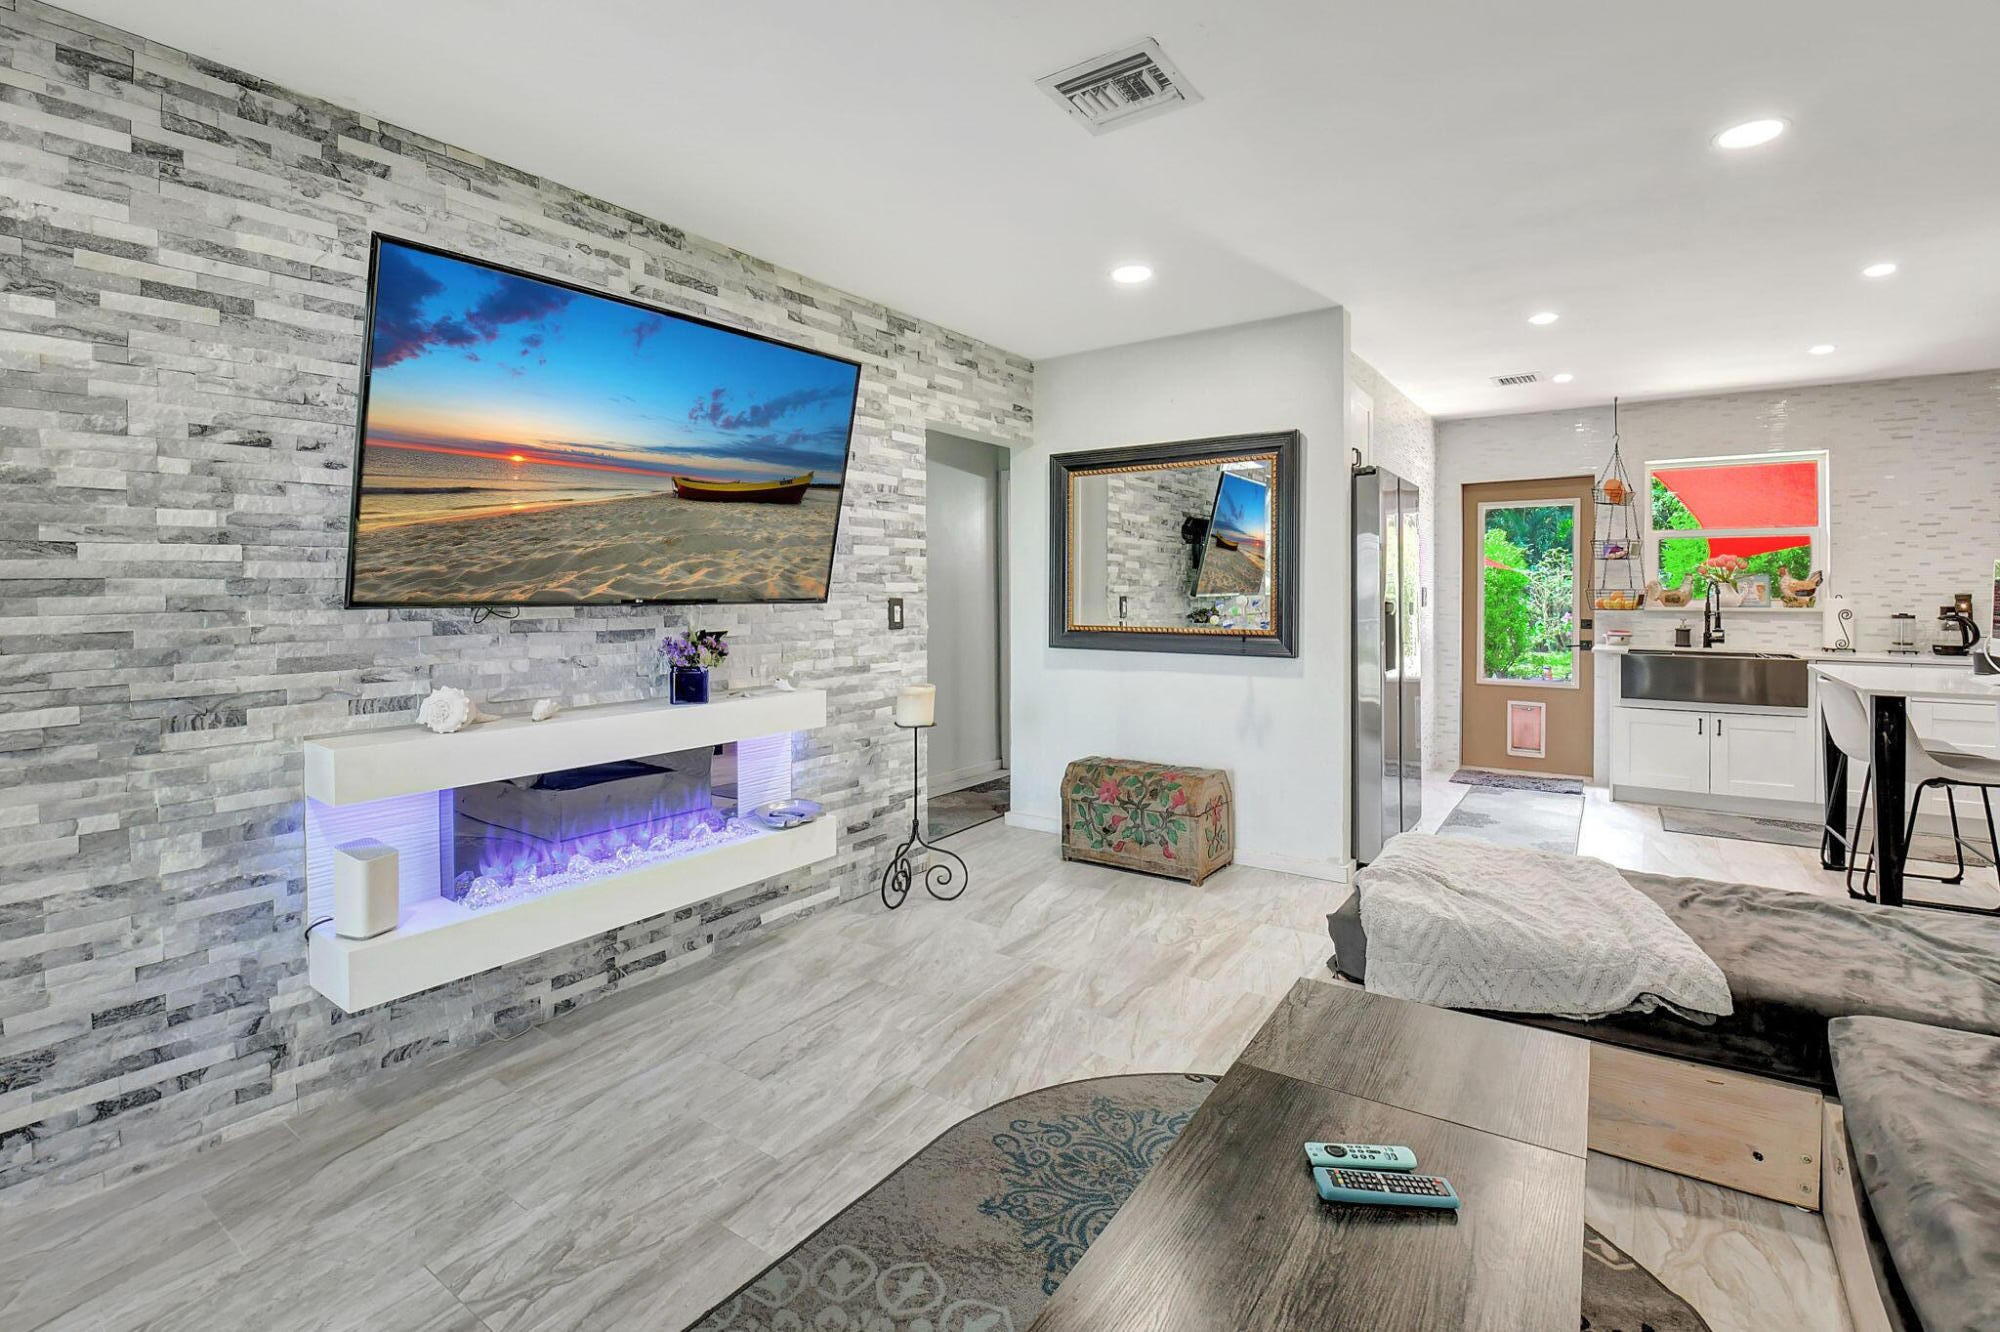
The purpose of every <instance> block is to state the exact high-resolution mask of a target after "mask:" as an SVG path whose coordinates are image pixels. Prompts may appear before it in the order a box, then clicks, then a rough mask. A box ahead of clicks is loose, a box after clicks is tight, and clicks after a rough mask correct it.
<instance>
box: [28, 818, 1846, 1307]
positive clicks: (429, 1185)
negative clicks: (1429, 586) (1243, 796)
mask: <svg viewBox="0 0 2000 1332" xmlns="http://www.w3.org/2000/svg"><path fill="white" fill-rule="evenodd" d="M1432 785H1433V784H1432V783H1430V782H1427V783H1426V818H1427V819H1429V818H1430V817H1431V816H1432V815H1434V814H1435V815H1436V816H1438V817H1440V818H1441V817H1442V813H1443V811H1444V810H1445V809H1447V808H1448V807H1449V799H1448V797H1450V796H1452V795H1455V794H1458V793H1462V792H1463V790H1464V789H1465V788H1452V789H1451V790H1449V791H1445V792H1443V793H1434V792H1433V790H1432ZM1584 839H1585V850H1586V852H1591V853H1594V854H1600V855H1603V856H1605V857H1606V858H1607V859H1611V860H1612V861H1613V863H1616V864H1621V865H1625V866H1627V867H1629V868H1643V869H1657V870H1659V871H1661V872H1665V873H1675V872H1680V873H1689V872H1693V873H1710V874H1714V873H1718V872H1724V871H1728V870H1731V869H1740V868H1741V867H1744V866H1748V867H1749V868H1750V870H1751V871H1752V872H1753V873H1754V874H1755V875H1759V876H1766V878H1767V879H1768V880H1769V881H1772V882H1773V885H1774V886H1781V887H1789V888H1797V889H1799V890H1801V891H1832V892H1838V891H1840V889H1839V887H1838V880H1837V878H1833V877H1832V876H1826V875H1824V874H1823V873H1822V872H1821V871H1819V869H1818V867H1817V864H1816V862H1814V861H1813V859H1812V858H1811V853H1810V850H1809V849H1802V848H1788V847H1765V848H1760V849H1758V850H1755V851H1751V852H1747V853H1746V852H1744V850H1743V848H1744V847H1746V846H1747V845H1749V844H1746V843H1736V842H1720V841H1717V840H1715V839H1703V838H1695V837H1690V836H1685V835H1679V834H1670V833H1666V832H1664V831H1663V830H1662V829H1661V827H1660V824H1659V818H1658V811H1657V810H1654V809H1651V808H1650V807H1633V806H1624V805H1614V804H1612V803H1611V802H1609V801H1608V800H1605V799H1603V797H1602V793H1601V792H1598V793H1592V794H1591V795H1589V796H1587V798H1586V803H1585V813H1584ZM952 845H953V849H955V850H958V851H959V852H960V853H961V854H963V855H965V856H966V857H967V859H968V860H969V861H970V862H971V866H972V885H971V887H970V888H969V889H968V891H967V893H966V895H965V897H964V898H963V899H961V900H959V901H956V902H936V901H932V900H930V899H928V898H926V897H924V896H923V895H922V894H921V893H920V894H918V895H917V896H915V897H913V898H911V899H910V900H909V901H908V902H907V903H906V904H905V905H904V906H903V907H902V908H901V909H899V910H897V911H894V912H890V911H885V910H884V909H883V908H882V906H881V904H880V902H879V901H877V900H876V899H874V898H872V897H870V898H865V899H862V900H859V901H855V902H850V903H846V904H843V905H840V906H836V907H833V908H830V909H828V910H825V911H821V912H817V913H815V914H813V915H812V916H809V917H808V918H806V919H804V920H801V921H798V922H797V923H795V924H793V925H791V926H788V927H786V928H785V929H783V930H778V931H773V932H771V933H770V934H768V935H765V936H762V937H760V938H757V939H755V940H754V941H752V942H750V943H748V944H746V945H744V946H739V947H733V948H729V949H725V950H723V951H721V952H719V953H717V954H716V955H714V956H712V957H708V958H705V959H703V960H700V961H698V962H694V963H692V964H690V965H687V966H685V967H683V968H682V969H680V970H678V971H676V972H674V973H672V974H670V975H667V976H663V977H661V978H659V979H657V980H655V981H653V982H651V983H648V984H643V985H634V986H632V987H630V988H628V989H627V990H625V991H623V992H621V993H618V994H614V995H610V996H606V997H605V998H604V999H602V1000H599V1001H596V1002H593V1003H589V1004H585V1005H583V1006H581V1007H579V1008H577V1009H575V1010H574V1011H572V1012H570V1013H568V1014H565V1015H564V1016H562V1017H560V1018H557V1019H554V1020H552V1021H550V1022H548V1023H545V1024H543V1025H541V1026H539V1027H536V1028H534V1029H532V1030H531V1031H529V1032H527V1033H524V1034H523V1035H522V1036H520V1037H516V1038H514V1039H511V1040H507V1041H495V1042H490V1043H488V1044H486V1045H482V1046H480V1047H478V1048H476V1049H474V1050H471V1051H468V1052H466V1053H464V1054H462V1055H459V1056H456V1057H454V1058H452V1059H450V1060H446V1061H441V1062H439V1063H436V1064H432V1065H427V1066H423V1067H419V1068H413V1069H411V1070H409V1071H407V1072H404V1073H402V1074H400V1075H398V1076H396V1077H393V1078H389V1079H386V1080H383V1081H381V1082H377V1083H375V1084H373V1085H371V1086H370V1087H369V1088H367V1089H366V1090H364V1091H363V1092H361V1093H360V1094H358V1095H353V1096H346V1097H328V1098H324V1099H322V1100H320V1101H317V1102H316V1103H314V1104H312V1105H310V1106H308V1107H306V1108H304V1109H301V1110H300V1111H298V1112H297V1113H295V1114H294V1115H292V1116H291V1117H290V1118H289V1119H288V1120H287V1121H284V1122H280V1123H277V1124H274V1125H272V1126H270V1127H269V1128H266V1129H258V1130H254V1131H252V1132H251V1133H250V1134H248V1135H246V1136H245V1137H244V1138H243V1139H242V1140H240V1141H232V1142H228V1143H224V1144H222V1145H220V1146H218V1147H217V1148H215V1149H213V1150H211V1151H209V1152H205V1153H203V1154H202V1155H200V1156H197V1157H195V1158H194V1159H192V1160H191V1161H188V1162H186V1163H185V1164H183V1165H180V1166H176V1167H174V1168H173V1169H171V1170H167V1171H162V1172H159V1173H157V1174H146V1175H140V1176H137V1177H134V1178H132V1179H130V1180H127V1181H124V1182H123V1183H122V1184H119V1185H115V1186H112V1187H109V1188H105V1189H102V1190H98V1191H95V1192H91V1193H85V1194H81V1195H71V1196H68V1197H61V1196H58V1195H49V1196H43V1197H34V1198H29V1199H27V1200H25V1201H24V1202H22V1203H21V1204H19V1205H18V1206H15V1207H11V1208H4V1209H0V1327H4V1328H6V1329H8V1332H11V1330H12V1329H13V1328H14V1327H15V1326H22V1327H37V1326H41V1325H48V1326H53V1327H70V1328H88V1329H98V1328H103V1327H119V1328H124V1327H155V1326H157V1327H185V1328H202V1329H204V1332H206V1330H207V1329H223V1328H231V1329H233V1328H236V1327H244V1328H256V1329H263V1328H273V1329H275V1328H285V1329H290V1328H294V1327H300V1328H326V1329H334V1328H339V1329H345V1328H350V1327H352V1328H364V1327H365V1328H368V1329H370V1332H373V1329H376V1328H384V1329H391V1330H392V1332H395V1330H398V1329H401V1328H404V1327H410V1328H416V1329H421V1330H424V1332H461V1329H464V1332H482V1329H485V1330H487V1332H500V1330H501V1329H506V1330H507V1332H514V1330H515V1329H541V1328H589V1329H593V1332H594V1330H595V1329H599V1328H606V1329H617V1328H627V1327H631V1328H647V1329H655V1328H658V1329H672V1328H678V1327H681V1326H683V1325H684V1324H686V1323H687V1322H688V1321H690V1320H691V1319H693V1318H694V1317H695V1316H696V1315H698V1314H699V1313H701V1312H702V1310H703V1309H705V1308H706V1307H707V1306H708V1305H710V1304H711V1303H713V1302H714V1301H715V1300H717V1299H719V1298H721V1297H722V1296H723V1295H726V1294H727V1293H728V1292H729V1291H731V1290H733V1289H734V1288H735V1287H736V1286H738V1285H740V1284H741V1283H742V1282H743V1281H745V1280H748V1279H749V1278H750V1277H751V1276H754V1275H755V1274H756V1273H757V1272H758V1271H759V1270H761V1269H762V1268H763V1267H764V1266H765V1265H766V1264H767V1263H768V1262H769V1261H770V1260H771V1259H772V1258H774V1257H776V1256H777V1255H778V1254H779V1253H780V1252H782V1251H783V1250H785V1249H787V1248H789V1247H790V1246H791V1245H793V1244H795V1243H797V1242H799V1241H800V1240H802V1239H803V1238H805V1236H806V1235H807V1234H808V1233H810V1230H811V1229H812V1227H813V1226H816V1225H818V1224H819V1223H820V1222H822V1221H824V1220H825V1219H826V1218H827V1217H829V1216H831V1215H833V1213H834V1212H836V1211H838V1210H839V1209H840V1208H841V1207H842V1206H844V1205H846V1203H848V1202H850V1201H852V1199H853V1198H855V1197H857V1196H859V1195H860V1194H861V1193H862V1192H864V1191H865V1190H866V1189H868V1188H869V1187H871V1186H873V1185H874V1184H875V1183H876V1182H878V1181H879V1180H880V1179H882V1178H883V1177H884V1176H886V1175H887V1174H888V1173H889V1172H890V1171H891V1170H893V1169H894V1168H895V1167H896V1166H897V1165H899V1164H901V1163H902V1161H904V1160H906V1159H907V1158H908V1157H909V1156H910V1155H911V1154H912V1153H914V1152H915V1151H917V1150H918V1149H919V1148H921V1147H922V1146H923V1145H924V1143H926V1142H928V1141H929V1140H930V1139H931V1138H932V1137H934V1136H935V1135H936V1134H937V1133H938V1132H941V1131H943V1129H945V1128H947V1127H949V1126H950V1125H951V1124H952V1123H955V1122H957V1121H958V1120H960V1119H963V1118H965V1117H966V1116H968V1115H970V1114H973V1113H975V1112H977V1111H979V1110H981V1109H984V1108H985V1107H987V1106H989V1105H992V1104H994V1103H996V1102H998V1101H1001V1100H1004V1099H1006V1098H1007V1097H1010V1096H1014V1095H1018V1094H1020V1093H1021V1092H1024V1091H1028V1090H1031V1089H1033V1088H1035V1087H1040V1086H1046V1085H1049V1084H1051V1083H1055V1082H1063V1081H1068V1080H1072V1079H1076V1078H1086V1077H1098V1076H1105V1075H1109V1074H1116V1073H1132V1072H1172V1071H1184V1072H1220V1071H1222V1069H1223V1068H1225V1067H1226V1066H1227V1065H1228V1064H1229V1063H1230V1062H1231V1060H1233V1058H1234V1057H1235V1055H1236V1054H1237V1053H1238V1052H1239V1051H1240V1050H1241V1048H1242V1046H1243V1044H1244V1042H1246V1041H1247V1040H1248V1039H1249V1036H1250V1034H1251V1032H1253V1031H1254V1030H1255V1029H1256V1027H1257V1026H1258V1024H1259V1023H1261V1022H1262V1021H1263V1019H1264V1017H1265V1015H1266V1014H1268V1013H1269V1011H1270V1009H1271V1008H1272V1006H1274V1005H1275V1004H1276V1003H1277V1001H1278V999H1279V997H1280V996H1282V995H1283V994H1284V993H1285V991H1286V990H1288V989H1289V988H1290V986H1291V983H1292V981H1293V979H1294V978H1296V977H1297V976H1299V975H1305V974H1309V975H1317V976H1321V977H1324V976H1325V975H1326V972H1325V961H1326V955H1327V953H1328V952H1329V951H1330V945H1329V943H1328V941H1327V937H1326V922H1325V917H1326V914H1327V912H1328V911H1330V910H1332V909H1333V907H1334V906H1337V905H1338V903H1339V901H1340V900H1341V899H1342V898H1343V897H1345V895H1346V893H1347V892H1348V891H1349V890H1348V888H1347V886H1346V885H1343V884H1334V883H1323V882H1320V881H1316V880H1311V879H1305V878H1301V877H1299V876H1295V875H1288V874H1279V873H1276V872H1274V871H1268V870H1257V869H1251V868H1249V867H1245V866H1233V867H1231V868H1229V869H1227V870H1225V871H1223V872H1221V873H1219V874H1217V875H1215V876H1214V877H1212V878H1211V879H1210V880H1209V882H1208V883H1207V884H1206V885H1204V886H1203V887H1201V888H1194V887H1192V886H1191V885H1188V884H1184V883H1179V882H1177V881H1173V880H1167V879H1158V878H1150V877H1146V876H1139V875H1130V874H1123V873H1120V872H1118V871H1116V870H1111V869H1107V868H1105V867H1103V866H1094V865H1084V864H1074V863H1064V862H1062V861H1060V860H1059V859H1058V858H1057V853H1056V845H1055V839H1054V838H1052V837H1049V836H1047V835H1044V834H1038V833H1030V832H1026V831H1023V830H1021V829H1016V828H1008V827H1006V826H1004V825H1001V824H991V825H987V826H986V827H983V828H978V829H973V830H971V831H968V832H966V833H963V834H960V835H959V836H957V837H955V838H953V839H952ZM1593 848H1595V850H1594V851H1593ZM1729 877H1738V878H1741V877H1746V876H1745V875H1744V874H1743V873H1740V872H1738V873H1732V874H1730V875H1729ZM1759 881H1765V879H1760V880H1759ZM800 1156H805V1157H809V1158H810V1160H811V1162H812V1171H811V1173H810V1174H809V1175H808V1176H807V1181H806V1183H805V1184H804V1185H800V1184H798V1183H796V1182H795V1172H794V1174H791V1175H788V1173H787V1169H786V1167H787V1164H788V1163H789V1162H791V1161H793V1160H796V1159H797V1158H798V1157H800ZM1746 1203H1747V1204H1750V1205H1749V1206H1747V1207H1746V1205H1745V1204H1746ZM1591 1205H1592V1209H1593V1210H1592V1219H1593V1221H1594V1222H1595V1223H1597V1224H1600V1226H1601V1228H1603V1229H1604V1230H1605V1232H1606V1233H1607V1234H1609V1235H1611V1236H1612V1238H1613V1239H1614V1240H1615V1241H1616V1242H1618V1243H1619V1244H1621V1245H1622V1246H1624V1247H1626V1248H1628V1249H1629V1250H1630V1251H1631V1252H1632V1253H1633V1254H1634V1255H1635V1256H1637V1257H1639V1258H1640V1259H1641V1261H1643V1262H1645V1263H1646V1264H1647V1265H1648V1266H1649V1267H1651V1268H1652V1269H1653V1270H1654V1271H1656V1272H1659V1273H1660V1274H1661V1275H1662V1277H1663V1278H1664V1279H1666V1280H1667V1281H1668V1284H1669V1285H1672V1286H1674V1287H1675V1288H1676V1289H1678V1290H1680V1291H1681V1292H1682V1293H1683V1294H1684V1295H1686V1296H1687V1297H1688V1298H1690V1299H1691V1300H1694V1301H1695V1303H1696V1304H1697V1306H1698V1307H1699V1308H1701V1310H1702V1312H1703V1314H1704V1315H1705V1316H1706V1317H1707V1318H1708V1319H1709V1321H1710V1323H1711V1325H1712V1326H1713V1327H1714V1328H1715V1329H1716V1332H1729V1329H1732V1328H1742V1327H1753V1326H1755V1327H1765V1326H1799V1327H1804V1328H1813V1329H1817V1328H1826V1329H1828V1332H1833V1330H1834V1329H1836V1328H1838V1326H1839V1323H1838V1322H1837V1321H1835V1320H1836V1319H1837V1316H1838V1310H1839V1309H1840V1307H1841V1306H1840V1296H1839V1294H1838V1292H1837V1288H1836V1287H1835V1286H1834V1285H1833V1284H1832V1282H1831V1279H1830V1276H1829V1273H1830V1271H1831V1268H1830V1260H1829V1258H1828V1251H1827V1248H1826V1242H1825V1238H1824V1233H1823V1229H1822V1228H1821V1226H1820V1224H1819V1222H1818V1220H1817V1218H1815V1217H1811V1216H1809V1215H1808V1214H1806V1213H1802V1212H1796V1211H1794V1210H1792V1209H1789V1208H1781V1207H1778V1206H1777V1205H1776V1204H1766V1203H1760V1202H1758V1201H1757V1200H1754V1199H1746V1198H1744V1196H1743V1195H1736V1194H1729V1193H1726V1192H1725V1191H1722V1190H1715V1189H1709V1188H1708V1187H1707V1186H1701V1185H1690V1184H1689V1183H1688V1182H1687V1181H1677V1180H1675V1179H1674V1178H1673V1177H1671V1176H1663V1175H1659V1174H1658V1172H1646V1171H1644V1170H1643V1169H1642V1168H1640V1167H1630V1168H1626V1167H1623V1166H1622V1165H1620V1164H1619V1163H1616V1162H1611V1163H1609V1164H1604V1163H1600V1162H1599V1161H1598V1160H1597V1159H1596V1158H1593V1166H1592V1171H1591ZM1758 1264H1765V1265H1767V1266H1769V1267H1770V1268H1771V1271H1770V1272H1769V1273H1768V1274H1767V1275H1766V1276H1765V1277H1763V1278H1761V1279H1760V1278H1759V1277H1758V1276H1757V1275H1756V1274H1755V1272H1754V1270H1753V1269H1755V1268H1756V1266H1757V1265H1758ZM1795 1306H1796V1307H1797V1308H1798V1309H1803V1310H1807V1311H1811V1310H1814V1309H1817V1310H1819V1311H1820V1312H1819V1313H1818V1314H1817V1315H1814V1314H1811V1313H1810V1312H1808V1313H1807V1314H1801V1315H1800V1316H1799V1317H1800V1321H1797V1322H1795V1323H1785V1322H1783V1321H1782V1319H1780V1321H1772V1320H1773V1318H1774V1317H1778V1316H1780V1315H1787V1314H1788V1311H1790V1310H1792V1309H1793V1308H1794V1307H1795ZM1827 1310H1832V1311H1834V1314H1833V1315H1832V1316H1831V1317H1829V1316H1828V1315H1827V1313H1826V1311H1827ZM1774 1311H1775V1312H1774ZM1815 1318H1817V1321H1815ZM204 1320H205V1321H204Z"/></svg>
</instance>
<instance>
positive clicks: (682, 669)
mask: <svg viewBox="0 0 2000 1332" xmlns="http://www.w3.org/2000/svg"><path fill="white" fill-rule="evenodd" d="M671 691H672V692H671V694H670V697H671V698H672V699H673V701H674V702H676V703H706V702H708V667H706V666H676V667H674V670H673V680H672V685H671Z"/></svg>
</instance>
